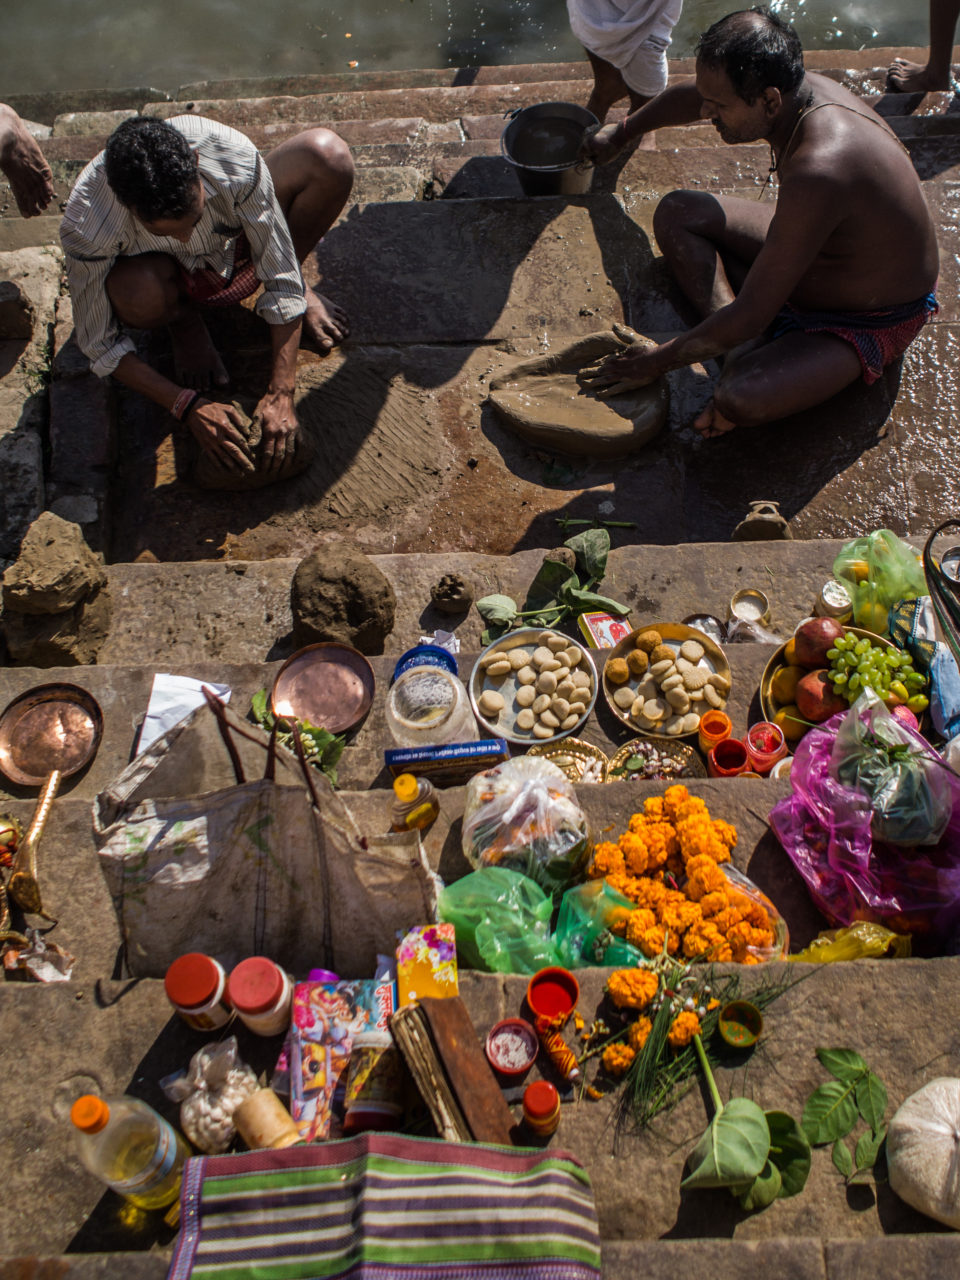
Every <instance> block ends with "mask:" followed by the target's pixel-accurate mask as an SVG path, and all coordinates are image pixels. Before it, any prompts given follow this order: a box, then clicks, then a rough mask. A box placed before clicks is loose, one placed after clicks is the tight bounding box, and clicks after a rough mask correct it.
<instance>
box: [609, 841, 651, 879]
mask: <svg viewBox="0 0 960 1280" xmlns="http://www.w3.org/2000/svg"><path fill="white" fill-rule="evenodd" d="M617 843H618V844H619V846H620V850H621V852H622V854H623V861H624V864H625V865H626V868H627V870H628V871H629V872H630V874H631V875H633V876H642V875H643V873H644V872H645V871H646V869H647V866H648V865H649V862H650V858H649V855H648V853H647V842H646V840H645V839H644V837H643V836H642V835H640V834H637V833H635V832H633V831H625V832H624V833H623V835H622V836H621V837H620V839H619V841H618V842H617Z"/></svg>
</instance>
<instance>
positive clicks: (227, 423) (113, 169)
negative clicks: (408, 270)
mask: <svg viewBox="0 0 960 1280" xmlns="http://www.w3.org/2000/svg"><path fill="white" fill-rule="evenodd" d="M352 185H353V161H352V159H351V156H350V152H349V149H348V148H347V146H346V144H345V143H344V142H343V141H342V140H341V139H340V138H338V137H337V135H336V134H334V133H331V132H330V131H329V130H328V129H309V130H307V131H306V132H304V133H300V134H298V135H297V136H296V137H294V138H291V139H289V140H288V141H287V142H284V143H281V145H280V146H278V147H277V148H276V149H275V150H274V151H271V152H270V154H269V155H268V156H266V157H263V158H261V156H260V155H259V153H258V152H257V149H256V147H255V146H254V145H253V143H252V142H250V140H249V139H248V138H245V137H244V135H243V134H242V133H238V132H237V131H236V130H235V129H230V128H228V127H227V126H226V125H222V124H219V123H217V122H216V121H214V120H206V119H204V118H203V117H201V116H193V115H184V116H175V117H174V118H173V119H172V120H169V121H163V120H156V119H152V118H146V117H138V118H136V119H131V120H126V121H124V122H123V124H121V125H120V126H119V127H118V128H117V129H116V130H115V131H114V133H113V134H112V135H111V136H110V138H109V139H108V140H107V146H106V148H105V150H104V151H102V152H101V153H100V155H98V156H97V157H96V158H95V159H94V160H92V161H91V162H90V164H88V165H87V167H86V168H85V169H84V171H83V173H81V175H80V177H79V178H78V179H77V183H76V186H75V187H74V189H73V192H72V194H71V196H70V199H69V201H68V203H67V207H66V211H65V213H64V218H63V222H62V224H61V228H60V238H61V242H62V244H63V249H64V253H65V254H66V270H67V278H68V281H69V284H70V293H71V297H72V299H73V315H74V323H75V326H76V336H77V342H78V343H79V346H80V348H81V350H82V351H83V353H84V354H85V355H86V356H87V357H88V359H89V360H90V362H91V367H92V369H93V372H94V373H96V374H99V375H100V376H101V377H106V376H108V375H110V374H112V375H113V376H114V377H115V378H116V379H117V380H118V381H119V382H122V383H123V384H124V385H125V386H128V387H131V388H132V389H133V390H135V391H139V392H141V393H142V394H144V395H146V396H148V397H149V398H150V399H151V400H153V401H155V402H156V403H157V404H159V405H162V406H163V407H164V408H165V409H169V410H170V412H171V413H172V414H173V416H174V417H175V418H177V419H178V420H179V421H181V422H185V423H186V425H187V426H188V427H189V429H190V431H191V432H192V433H193V435H194V436H195V437H196V439H197V441H198V442H199V444H200V446H201V448H202V449H204V450H206V451H207V452H208V453H210V454H211V455H212V457H213V458H214V459H215V460H216V461H217V462H218V463H219V464H220V465H222V466H224V467H227V468H233V469H240V470H249V469H252V467H253V462H252V460H251V459H250V457H249V454H248V451H247V449H246V445H245V441H244V437H243V435H242V434H241V432H240V430H239V427H240V425H241V423H240V418H239V417H238V415H237V411H236V410H235V409H234V408H233V407H232V406H231V405H227V404H220V403H217V402H215V401H211V400H208V399H206V398H205V396H204V395H203V392H206V391H209V390H210V389H211V388H214V389H217V388H219V389H222V388H223V387H225V386H226V385H227V381H228V377H227V371H226V369H225V368H224V365H223V362H222V360H221V359H220V356H219V354H218V353H217V351H216V349H215V347H214V345H213V343H212V341H211V338H210V334H209V333H208V331H207V327H206V325H205V323H204V321H203V318H202V315H201V311H200V308H201V307H203V306H224V305H229V304H232V303H236V302H239V301H240V300H241V299H242V298H245V297H248V296H249V295H250V294H252V293H254V292H255V291H256V290H257V289H258V288H259V287H260V285H261V284H262V285H263V292H262V294H261V295H260V297H259V299H258V300H257V304H256V310H257V312H258V314H259V315H260V316H261V317H262V318H263V319H264V320H266V322H267V324H268V325H269V326H270V336H271V343H272V351H273V364H272V371H271V377H270V382H269V384H268V387H267V390H266V393H265V394H264V396H263V398H262V399H261V401H260V403H259V405H258V407H257V414H258V416H259V418H260V423H261V427H262V449H263V458H262V465H263V466H264V468H265V469H267V470H278V469H279V468H280V465H281V463H282V462H283V459H284V457H285V456H286V454H287V453H288V451H290V450H292V448H293V443H294V439H295V436H296V432H297V415H296V412H295V410H294V403H293V395H294V384H295V380H296V364H297V350H298V347H299V346H300V343H301V338H303V340H305V341H309V342H310V343H311V345H313V346H316V347H317V348H319V350H321V351H323V352H326V351H329V350H331V348H332V347H333V346H334V345H336V343H338V342H340V341H342V339H343V338H344V337H346V335H347V332H348V329H347V319H346V316H345V314H344V312H343V311H342V310H341V309H340V307H338V306H337V305H336V304H334V303H332V302H330V301H329V300H328V299H326V298H323V297H321V296H320V295H318V294H316V293H314V291H313V290H312V289H310V288H309V287H308V286H307V285H306V284H305V283H304V280H303V274H302V272H301V270H300V263H302V262H303V260H304V259H305V258H306V256H307V254H308V253H309V252H310V251H311V249H313V248H314V246H315V245H316V243H317V241H318V240H319V239H320V238H321V236H323V234H324V233H325V232H326V231H327V230H328V229H329V228H330V227H331V226H332V225H333V223H334V222H335V221H336V218H337V216H338V215H339V213H340V210H341V209H342V208H343V206H344V204H345V203H346V201H347V198H348V196H349V194H350V189H351V187H352ZM161 325H166V326H167V327H168V329H169V331H170V335H171V339H172V342H173V356H174V379H175V381H171V379H169V378H167V377H165V376H164V375H163V374H161V373H159V372H158V371H157V370H155V369H153V368H151V367H150V365H148V364H147V363H146V362H145V361H143V360H141V359H140V357H139V356H138V355H137V354H136V345H135V343H134V342H133V340H132V338H131V337H130V336H129V335H128V334H125V333H123V331H122V328H123V326H127V327H130V328H134V329H155V328H159V327H160V326H161Z"/></svg>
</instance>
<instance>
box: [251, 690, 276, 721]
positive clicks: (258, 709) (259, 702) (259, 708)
mask: <svg viewBox="0 0 960 1280" xmlns="http://www.w3.org/2000/svg"><path fill="white" fill-rule="evenodd" d="M250 710H251V711H252V712H253V718H254V720H256V722H257V724H259V725H262V726H263V727H264V729H272V728H273V714H272V712H270V711H269V710H268V709H267V691H266V689H258V690H257V692H256V693H255V694H254V695H253V697H252V698H251V699H250Z"/></svg>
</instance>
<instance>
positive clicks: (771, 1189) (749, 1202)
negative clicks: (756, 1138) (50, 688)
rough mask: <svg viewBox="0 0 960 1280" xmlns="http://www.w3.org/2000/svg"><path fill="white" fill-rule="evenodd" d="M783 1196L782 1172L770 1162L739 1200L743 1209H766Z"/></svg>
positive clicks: (738, 1197) (741, 1194)
mask: <svg viewBox="0 0 960 1280" xmlns="http://www.w3.org/2000/svg"><path fill="white" fill-rule="evenodd" d="M780 1194H781V1178H780V1170H779V1169H778V1168H777V1166H776V1165H775V1164H774V1163H773V1161H772V1160H768V1161H767V1163H766V1164H765V1165H764V1166H763V1168H762V1169H761V1170H760V1172H759V1173H758V1174H757V1176H756V1177H755V1178H754V1180H753V1182H752V1183H751V1185H750V1186H749V1187H748V1188H747V1190H746V1191H743V1192H741V1193H740V1195H739V1196H737V1199H738V1200H739V1201H740V1208H741V1209H751V1210H752V1209H766V1207H767V1205H768V1204H773V1202H774V1200H776V1198H777V1197H778V1196H779V1195H780Z"/></svg>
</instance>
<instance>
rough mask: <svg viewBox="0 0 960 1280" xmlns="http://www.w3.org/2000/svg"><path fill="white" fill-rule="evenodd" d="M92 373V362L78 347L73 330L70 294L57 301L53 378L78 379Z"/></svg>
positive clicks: (65, 294)
mask: <svg viewBox="0 0 960 1280" xmlns="http://www.w3.org/2000/svg"><path fill="white" fill-rule="evenodd" d="M89 372H90V361H89V360H88V359H87V357H86V356H85V355H84V354H83V352H82V351H81V350H80V348H79V347H78V346H77V335H76V333H75V332H74V328H73V302H72V301H71V298H70V295H69V293H64V294H63V295H62V297H61V298H59V299H58V301H57V322H56V324H55V325H54V329H53V378H54V381H56V380H57V379H58V378H77V377H80V376H81V375H82V374H88V373H89Z"/></svg>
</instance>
